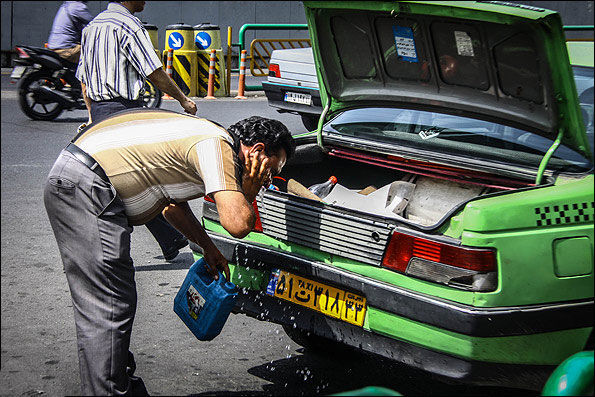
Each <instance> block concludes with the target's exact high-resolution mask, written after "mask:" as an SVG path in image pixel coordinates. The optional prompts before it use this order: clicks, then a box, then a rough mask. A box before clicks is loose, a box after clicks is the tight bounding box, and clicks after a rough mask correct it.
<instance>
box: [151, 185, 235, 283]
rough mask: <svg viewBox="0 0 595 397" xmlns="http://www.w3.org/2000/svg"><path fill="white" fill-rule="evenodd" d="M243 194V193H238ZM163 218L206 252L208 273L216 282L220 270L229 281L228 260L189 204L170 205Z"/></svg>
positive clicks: (164, 211) (166, 208) (164, 210)
mask: <svg viewBox="0 0 595 397" xmlns="http://www.w3.org/2000/svg"><path fill="white" fill-rule="evenodd" d="M238 194H241V193H238ZM162 212H163V216H164V217H165V219H167V221H168V222H169V223H170V224H171V225H172V226H173V227H175V228H176V229H178V230H179V231H180V232H182V234H184V236H186V237H187V238H188V239H189V240H190V241H192V242H194V243H196V244H198V245H200V246H201V247H202V249H203V251H204V255H205V261H206V262H207V264H208V265H209V268H208V272H209V274H210V275H211V276H213V278H214V279H215V280H217V279H218V278H219V274H218V270H221V271H222V272H223V273H225V277H227V280H228V281H229V275H230V274H229V267H228V266H227V259H225V257H224V256H223V255H222V254H221V252H219V250H218V249H217V247H216V246H215V244H214V243H213V241H212V240H211V238H210V237H209V235H208V234H207V233H206V232H205V229H204V228H203V227H202V225H201V223H200V222H199V221H198V219H196V217H195V216H194V214H193V213H192V210H191V209H190V206H189V205H188V203H170V204H169V205H168V206H167V207H165V208H164V209H163V211H162Z"/></svg>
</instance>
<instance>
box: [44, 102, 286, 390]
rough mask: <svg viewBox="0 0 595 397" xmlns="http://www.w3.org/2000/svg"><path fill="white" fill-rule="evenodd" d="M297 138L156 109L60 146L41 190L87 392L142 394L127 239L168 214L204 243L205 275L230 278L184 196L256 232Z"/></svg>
mask: <svg viewBox="0 0 595 397" xmlns="http://www.w3.org/2000/svg"><path fill="white" fill-rule="evenodd" d="M294 151H295V143H294V141H293V138H292V136H291V134H290V133H289V131H288V130H287V128H286V127H285V126H284V125H283V124H282V123H281V122H279V121H277V120H271V119H265V118H262V117H257V116H253V117H251V118H249V119H245V120H242V121H240V122H238V123H236V124H234V125H233V126H231V127H230V128H229V132H228V131H226V130H225V129H224V128H223V127H221V126H219V125H217V124H215V123H213V122H210V121H208V120H206V119H201V118H198V117H195V116H189V115H183V114H179V113H175V112H171V111H166V110H160V109H140V110H131V111H128V112H122V113H119V114H118V115H114V116H112V117H110V118H108V119H106V120H104V121H102V122H99V123H94V124H93V125H91V126H90V127H89V128H88V129H87V130H85V132H84V133H83V134H82V135H81V136H80V137H78V138H77V139H76V140H75V141H74V143H71V144H69V145H68V146H67V147H66V148H65V149H64V150H63V151H62V152H61V153H60V156H59V157H58V159H57V160H56V163H55V164H54V166H53V168H52V170H51V171H50V173H49V176H48V179H47V181H46V184H45V188H44V203H45V208H46V211H47V213H48V217H49V220H50V224H51V226H52V229H53V231H54V235H55V237H56V241H57V243H58V248H59V250H60V255H61V257H62V262H63V264H64V270H65V273H66V278H67V280H68V285H69V287H70V293H71V296H72V301H73V307H74V319H75V323H76V329H77V341H78V352H79V367H80V374H81V387H82V392H83V394H85V395H86V394H92V395H113V394H123V393H126V394H139V393H140V394H142V393H145V394H146V389H145V386H144V383H143V381H142V380H141V379H140V378H138V377H135V376H134V368H135V364H134V356H133V355H132V353H130V352H129V347H130V336H131V332H132V323H133V321H134V315H135V310H136V302H137V293H136V285H135V280H134V266H133V264H132V258H131V257H130V234H131V232H132V227H133V226H134V225H141V224H143V223H144V222H146V221H147V220H149V219H152V218H153V217H154V216H155V214H158V213H163V214H164V215H165V217H166V218H167V219H168V220H169V222H171V223H172V224H173V225H175V227H176V228H177V229H179V230H180V231H182V232H183V233H184V234H185V235H186V236H187V237H188V238H189V239H190V240H191V241H192V242H194V243H196V244H198V245H200V246H201V247H202V248H203V252H204V257H205V260H206V262H207V264H208V271H209V273H210V274H211V275H212V276H213V277H214V278H218V271H221V272H223V273H224V274H225V277H226V278H227V279H228V280H229V277H230V274H229V268H228V265H227V260H226V259H225V257H224V256H223V255H222V254H221V252H219V250H218V249H217V247H216V246H215V244H214V243H213V242H212V241H211V239H210V237H209V236H208V234H207V233H206V232H205V230H204V229H203V227H202V225H201V223H200V221H199V220H197V219H196V217H195V216H194V214H193V213H192V211H191V209H190V206H189V205H188V200H191V199H194V198H198V197H202V196H204V195H210V196H211V197H212V198H213V199H214V201H215V203H216V206H217V211H218V213H219V218H220V222H221V225H222V226H223V227H224V228H225V229H226V230H227V231H228V232H229V233H230V234H231V235H233V236H234V237H237V238H242V237H244V236H246V235H247V234H248V233H249V232H250V231H251V230H252V228H253V227H254V223H255V220H256V215H255V213H254V209H253V207H252V202H253V201H254V199H255V197H256V195H257V194H258V192H259V191H260V189H261V188H262V187H263V186H268V184H270V181H271V178H272V177H273V176H274V175H275V174H278V173H280V172H281V170H282V168H283V166H284V165H285V161H286V160H287V158H289V157H291V156H292V155H293V153H294Z"/></svg>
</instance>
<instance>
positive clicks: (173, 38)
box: [167, 32, 184, 50]
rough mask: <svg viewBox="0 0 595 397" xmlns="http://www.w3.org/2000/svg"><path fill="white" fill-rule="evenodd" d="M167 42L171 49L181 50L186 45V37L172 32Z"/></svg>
mask: <svg viewBox="0 0 595 397" xmlns="http://www.w3.org/2000/svg"><path fill="white" fill-rule="evenodd" d="M167 42H168V44H169V47H170V48H173V49H174V50H179V49H180V48H182V46H183V45H184V37H183V36H182V35H181V34H180V33H178V32H171V33H170V34H169V38H168V39H167Z"/></svg>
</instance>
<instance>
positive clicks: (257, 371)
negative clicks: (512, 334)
mask: <svg viewBox="0 0 595 397" xmlns="http://www.w3.org/2000/svg"><path fill="white" fill-rule="evenodd" d="M297 352H298V353H299V354H298V355H295V356H290V357H288V358H285V359H280V360H276V361H273V362H270V363H265V364H262V365H259V366H256V367H252V368H250V369H249V370H248V373H249V374H250V375H253V376H257V377H259V378H261V379H264V380H266V381H268V382H271V384H268V385H265V386H263V390H262V391H255V390H246V391H239V392H233V391H209V392H205V393H200V394H193V395H194V396H203V395H214V396H228V395H232V396H233V395H247V396H278V395H315V394H320V395H330V394H334V393H339V392H344V391H350V390H357V389H361V388H363V387H366V386H381V387H386V388H389V389H392V390H395V391H397V392H399V393H401V394H403V395H502V394H505V395H524V396H526V395H538V393H537V392H532V391H527V390H520V389H509V388H498V387H479V386H467V385H461V384H450V383H445V382H444V381H441V380H439V379H436V378H433V377H432V376H431V375H429V374H428V373H426V372H423V371H420V370H416V369H412V368H409V367H406V366H403V365H399V364H396V363H394V362H391V361H389V360H387V359H384V358H382V357H378V356H375V355H372V354H367V353H361V352H357V351H354V350H346V351H342V352H334V353H333V352H330V351H329V352H310V351H309V350H305V349H303V348H301V349H298V350H297Z"/></svg>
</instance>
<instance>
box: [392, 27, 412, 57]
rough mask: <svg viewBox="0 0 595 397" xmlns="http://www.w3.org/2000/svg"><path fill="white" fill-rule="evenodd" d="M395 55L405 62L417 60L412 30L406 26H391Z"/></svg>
mask: <svg viewBox="0 0 595 397" xmlns="http://www.w3.org/2000/svg"><path fill="white" fill-rule="evenodd" d="M393 34H394V35H395V45H396V46H397V55H398V56H399V57H400V58H401V59H402V60H403V61H407V62H418V59H417V50H416V49H415V40H414V39H413V30H412V29H411V28H408V27H406V26H393Z"/></svg>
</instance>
